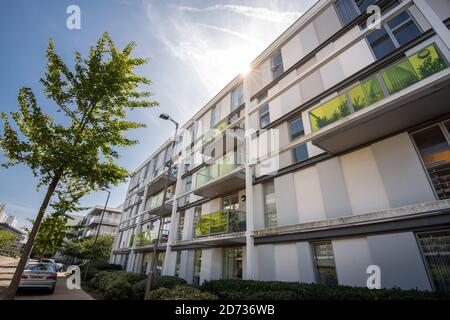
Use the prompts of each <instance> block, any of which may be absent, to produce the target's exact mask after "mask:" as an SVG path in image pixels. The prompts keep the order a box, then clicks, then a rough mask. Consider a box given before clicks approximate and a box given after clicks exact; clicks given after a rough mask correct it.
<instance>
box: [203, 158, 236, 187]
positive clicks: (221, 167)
mask: <svg viewBox="0 0 450 320" xmlns="http://www.w3.org/2000/svg"><path fill="white" fill-rule="evenodd" d="M236 162H237V161H236V154H235V153H234V152H230V153H228V154H226V155H225V156H223V157H221V158H219V159H217V160H216V161H215V162H214V163H213V164H209V165H207V166H206V167H205V168H203V169H201V170H199V171H198V173H197V179H196V186H197V188H198V187H201V186H202V185H204V184H206V183H208V182H209V181H212V180H214V179H217V178H219V177H221V176H224V175H225V174H227V173H229V172H231V171H233V169H235V168H237V167H238V164H237V163H236Z"/></svg>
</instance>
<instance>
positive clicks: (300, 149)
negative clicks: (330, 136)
mask: <svg viewBox="0 0 450 320" xmlns="http://www.w3.org/2000/svg"><path fill="white" fill-rule="evenodd" d="M289 131H290V137H291V141H294V140H296V139H298V138H300V137H302V136H304V135H305V130H304V128H303V121H302V118H297V119H295V120H292V121H291V122H290V123H289ZM292 154H293V156H294V161H295V162H300V161H304V160H306V159H308V149H307V147H306V143H304V144H301V145H299V146H297V147H295V149H293V150H292Z"/></svg>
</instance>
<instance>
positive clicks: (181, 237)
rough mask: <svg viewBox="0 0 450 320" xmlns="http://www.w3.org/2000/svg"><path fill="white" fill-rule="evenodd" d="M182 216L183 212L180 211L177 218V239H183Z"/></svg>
mask: <svg viewBox="0 0 450 320" xmlns="http://www.w3.org/2000/svg"><path fill="white" fill-rule="evenodd" d="M184 217H185V212H184V211H181V212H180V216H179V218H178V228H177V240H182V239H183V229H184Z"/></svg>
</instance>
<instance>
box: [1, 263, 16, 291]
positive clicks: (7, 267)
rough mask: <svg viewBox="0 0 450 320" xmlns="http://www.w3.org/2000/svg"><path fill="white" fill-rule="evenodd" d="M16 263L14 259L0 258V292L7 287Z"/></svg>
mask: <svg viewBox="0 0 450 320" xmlns="http://www.w3.org/2000/svg"><path fill="white" fill-rule="evenodd" d="M18 262H19V260H18V259H15V258H9V257H5V256H0V290H2V289H4V288H6V287H8V286H9V283H10V282H11V279H12V277H13V275H14V271H15V270H16V267H17V263H18Z"/></svg>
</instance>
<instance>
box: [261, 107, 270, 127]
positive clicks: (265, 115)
mask: <svg viewBox="0 0 450 320" xmlns="http://www.w3.org/2000/svg"><path fill="white" fill-rule="evenodd" d="M269 124H270V110H269V105H268V104H266V105H264V106H262V107H261V108H260V109H259V126H260V128H261V129H264V128H265V127H267V126H268V125H269Z"/></svg>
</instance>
